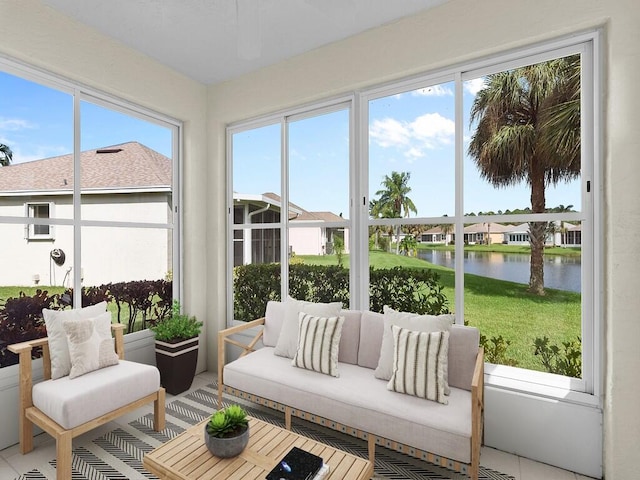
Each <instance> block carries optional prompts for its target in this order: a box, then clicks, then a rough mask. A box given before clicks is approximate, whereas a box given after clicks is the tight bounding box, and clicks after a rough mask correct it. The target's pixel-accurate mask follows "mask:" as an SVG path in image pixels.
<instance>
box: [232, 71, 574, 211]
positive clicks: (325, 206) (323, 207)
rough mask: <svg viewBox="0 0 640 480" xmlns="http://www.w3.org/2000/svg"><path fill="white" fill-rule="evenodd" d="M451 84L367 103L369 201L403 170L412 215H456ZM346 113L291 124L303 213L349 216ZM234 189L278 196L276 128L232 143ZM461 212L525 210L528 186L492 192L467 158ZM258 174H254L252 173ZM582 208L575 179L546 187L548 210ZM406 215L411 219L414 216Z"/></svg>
mask: <svg viewBox="0 0 640 480" xmlns="http://www.w3.org/2000/svg"><path fill="white" fill-rule="evenodd" d="M482 85H483V80H482V79H481V78H479V79H475V80H471V81H468V82H466V83H465V84H464V98H463V110H464V118H463V122H462V123H463V125H464V132H463V138H464V151H465V152H466V150H467V148H468V144H469V141H470V139H471V137H472V135H473V130H474V126H472V125H470V118H469V110H470V108H471V105H472V104H473V101H474V98H475V95H476V93H477V92H478V91H479V89H480V88H482ZM454 88H455V87H454V84H453V83H446V84H442V85H435V86H432V87H429V88H425V89H420V90H415V91H411V92H406V93H402V94H398V95H390V96H386V97H383V98H379V99H375V100H372V101H371V102H370V103H369V177H368V179H369V198H375V197H376V196H377V193H378V192H379V191H380V190H381V189H382V188H383V187H382V185H381V182H382V181H383V180H384V178H385V176H386V175H391V172H393V171H397V172H409V173H410V175H411V176H410V181H409V186H410V187H411V192H410V193H409V197H410V198H411V199H412V200H413V202H414V204H415V205H416V209H417V216H424V217H437V216H441V215H448V216H453V215H454V214H455V115H454V114H455V99H454ZM348 125H349V124H348V114H347V111H346V110H343V111H339V112H334V113H328V114H324V115H320V116H317V117H312V118H307V119H301V120H297V121H295V122H292V123H291V124H290V127H289V132H288V138H289V157H290V171H289V185H290V199H291V201H292V202H293V203H295V204H297V205H300V206H302V207H303V208H305V209H306V210H309V211H332V212H334V213H336V214H338V213H344V214H345V217H346V214H347V212H348V205H349V203H348V198H349V197H348V183H347V182H348V154H349V153H348V152H349V149H348V144H349V143H348V142H349V138H348ZM233 152H234V175H233V182H234V191H235V192H239V193H263V192H275V193H281V191H282V189H281V187H280V184H281V181H280V176H279V168H278V166H279V163H280V127H279V124H278V125H272V126H267V127H263V128H259V129H253V130H251V131H247V132H240V133H237V134H235V135H234V138H233ZM463 170H464V199H465V200H464V202H465V203H464V212H465V213H471V212H473V213H476V214H477V213H479V212H488V211H493V212H495V213H498V212H499V211H505V210H513V209H523V208H526V207H530V206H531V203H530V190H529V187H528V186H527V185H526V184H522V185H520V186H516V187H509V188H499V189H497V188H495V187H493V186H491V185H489V184H488V183H487V182H486V181H484V180H482V179H481V178H480V175H479V171H478V169H477V167H476V166H475V164H474V163H473V161H472V160H471V159H470V158H469V157H468V156H467V155H466V154H465V160H464V166H463ZM257 171H258V172H260V174H259V175H256V174H255V172H257ZM559 205H565V206H568V205H573V207H574V209H576V210H577V209H579V208H580V182H579V181H573V182H571V183H570V184H566V183H561V184H559V185H558V186H557V187H556V188H553V187H550V188H548V189H547V207H549V208H552V207H556V206H559ZM415 216H416V215H415V214H411V217H415Z"/></svg>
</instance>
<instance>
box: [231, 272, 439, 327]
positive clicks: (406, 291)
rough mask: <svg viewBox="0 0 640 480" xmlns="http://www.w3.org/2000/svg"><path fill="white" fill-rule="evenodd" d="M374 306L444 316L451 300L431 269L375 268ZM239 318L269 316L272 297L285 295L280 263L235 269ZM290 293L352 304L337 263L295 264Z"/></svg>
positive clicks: (345, 277) (311, 299)
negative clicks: (267, 312) (281, 287)
mask: <svg viewBox="0 0 640 480" xmlns="http://www.w3.org/2000/svg"><path fill="white" fill-rule="evenodd" d="M369 276H370V307H369V309H370V310H371V311H375V312H382V308H383V306H384V305H389V306H390V307H391V308H393V309H395V310H402V311H408V312H415V313H419V314H431V315H439V314H442V313H448V312H449V304H448V300H447V298H446V297H445V295H444V294H443V293H442V286H441V285H440V284H439V283H438V275H437V274H436V273H435V272H432V271H431V270H423V269H406V268H400V267H395V268H391V269H373V268H372V269H371V270H370V274H369ZM233 277H234V299H233V302H234V319H235V320H241V321H245V322H247V321H250V320H254V319H256V318H260V317H263V316H264V314H265V309H266V305H267V302H268V301H269V300H280V265H279V264H275V263H273V264H250V265H242V266H238V267H235V268H234V275H233ZM289 293H290V295H291V296H292V297H294V298H297V299H299V300H306V301H309V302H322V303H328V302H342V305H343V306H344V307H345V308H348V307H349V270H347V269H345V268H341V267H338V266H336V265H329V266H325V265H305V264H296V265H290V266H289Z"/></svg>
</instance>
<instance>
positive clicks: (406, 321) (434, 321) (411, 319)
mask: <svg viewBox="0 0 640 480" xmlns="http://www.w3.org/2000/svg"><path fill="white" fill-rule="evenodd" d="M454 321H455V316H454V315H417V314H415V313H407V312H397V311H395V310H394V309H392V308H390V307H388V306H386V305H385V306H384V330H383V331H382V346H381V347H380V358H379V360H378V367H377V368H376V369H375V371H374V372H373V375H374V376H375V377H376V378H379V379H381V380H389V379H390V378H391V374H392V371H393V370H392V369H393V334H392V333H391V326H392V325H396V326H398V327H402V328H406V329H408V330H413V331H416V332H427V333H429V332H441V331H444V330H449V328H451V325H453V322H454Z"/></svg>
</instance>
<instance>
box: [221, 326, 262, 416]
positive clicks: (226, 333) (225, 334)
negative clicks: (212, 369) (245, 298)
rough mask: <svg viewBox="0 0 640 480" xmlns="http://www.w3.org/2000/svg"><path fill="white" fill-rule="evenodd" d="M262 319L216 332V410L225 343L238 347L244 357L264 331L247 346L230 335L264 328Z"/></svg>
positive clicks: (252, 349)
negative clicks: (255, 328) (254, 328)
mask: <svg viewBox="0 0 640 480" xmlns="http://www.w3.org/2000/svg"><path fill="white" fill-rule="evenodd" d="M264 320H265V319H264V317H262V318H258V319H256V320H252V321H250V322H246V323H244V324H242V325H236V326H235V327H229V328H225V329H224V330H220V331H219V332H218V408H222V390H223V388H224V378H223V373H224V364H225V361H226V352H225V350H226V345H227V343H228V344H230V345H235V346H236V347H240V348H241V349H242V350H243V351H242V353H241V354H240V356H241V357H244V356H245V355H247V354H248V353H251V352H253V351H255V348H254V347H255V346H256V343H258V341H259V340H260V339H261V338H262V333H263V331H264V329H263V328H261V329H260V331H259V332H258V333H257V334H256V335H255V337H253V338H252V339H251V342H249V343H248V344H246V345H245V344H243V343H240V342H238V341H236V340H233V339H231V338H230V336H231V335H234V334H236V333H240V332H243V331H245V330H248V329H250V328H253V327H259V326H261V325H263V326H264Z"/></svg>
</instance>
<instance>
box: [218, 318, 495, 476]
mask: <svg viewBox="0 0 640 480" xmlns="http://www.w3.org/2000/svg"><path fill="white" fill-rule="evenodd" d="M264 323H265V318H264V317H262V318H259V319H257V320H253V321H250V322H247V323H245V324H243V325H237V326H234V327H230V328H227V329H225V330H221V331H219V332H218V408H222V394H223V392H226V393H229V394H231V395H234V396H237V397H240V398H243V399H246V400H249V401H252V402H255V403H258V404H261V405H264V406H266V407H270V408H273V409H275V410H278V411H281V412H284V415H285V428H286V429H287V430H290V429H291V416H292V415H293V416H295V417H299V418H303V419H305V420H308V421H311V422H314V423H318V424H321V425H323V426H325V427H330V428H334V429H337V430H339V431H342V432H346V433H349V434H350V435H352V436H355V437H357V438H361V439H363V440H367V443H368V453H369V460H370V461H371V462H372V463H374V464H375V448H376V444H378V445H384V446H386V447H388V448H392V449H395V450H398V451H400V452H402V453H405V454H408V455H411V456H413V457H417V458H421V459H423V460H427V461H428V462H431V463H435V464H439V465H440V466H442V467H445V468H449V469H452V470H454V471H458V472H464V471H465V469H466V471H467V472H466V473H467V475H468V476H469V477H470V478H471V480H478V476H479V475H480V448H481V447H482V442H483V426H484V349H483V348H482V347H479V348H478V356H477V357H476V363H475V368H474V372H473V378H472V381H471V422H472V423H471V440H470V441H471V464H469V465H467V464H464V463H461V462H459V461H457V460H452V459H448V458H445V457H442V456H436V455H434V454H432V453H431V452H423V451H422V450H419V449H416V448H413V447H409V446H407V445H403V444H401V443H399V442H388V441H386V439H384V438H382V437H378V436H376V435H370V434H369V433H367V432H362V431H359V430H356V429H353V428H349V426H348V425H341V424H337V423H335V422H332V421H331V419H327V418H323V417H320V416H318V415H312V414H309V413H308V412H305V411H302V410H297V409H293V408H291V407H290V406H288V405H283V404H281V403H278V402H275V401H273V400H270V399H267V398H262V397H259V396H257V395H253V394H251V393H248V392H243V391H241V390H237V389H235V388H231V387H229V386H227V385H225V384H224V377H223V375H224V365H225V363H226V353H225V352H226V345H227V344H229V345H233V346H235V347H238V348H240V349H241V350H242V352H241V353H240V357H244V356H245V355H248V354H249V353H251V352H254V351H255V346H256V344H257V343H258V341H260V339H261V338H262V334H263V329H260V331H259V332H258V333H257V334H256V335H255V337H253V338H252V339H251V341H250V342H249V343H248V344H243V343H241V342H238V341H236V340H234V339H232V338H230V336H231V335H234V334H237V333H240V332H242V331H244V330H248V329H250V328H254V327H259V326H264ZM343 427H344V428H343Z"/></svg>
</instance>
